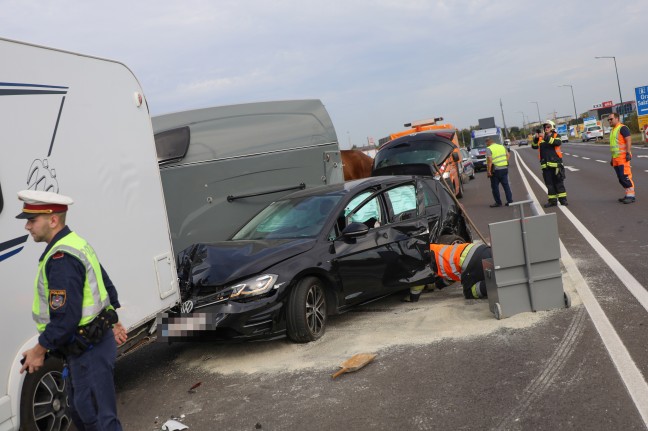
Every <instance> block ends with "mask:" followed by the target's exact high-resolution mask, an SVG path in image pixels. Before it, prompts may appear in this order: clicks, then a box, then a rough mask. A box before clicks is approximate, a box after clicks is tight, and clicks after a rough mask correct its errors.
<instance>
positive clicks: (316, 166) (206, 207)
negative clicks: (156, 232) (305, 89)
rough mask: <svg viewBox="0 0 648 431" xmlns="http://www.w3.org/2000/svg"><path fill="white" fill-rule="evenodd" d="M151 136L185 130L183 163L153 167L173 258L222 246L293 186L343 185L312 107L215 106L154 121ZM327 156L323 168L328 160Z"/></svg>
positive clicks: (295, 103) (321, 116)
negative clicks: (198, 247) (202, 246)
mask: <svg viewBox="0 0 648 431" xmlns="http://www.w3.org/2000/svg"><path fill="white" fill-rule="evenodd" d="M152 122H153V128H154V131H155V133H159V132H163V131H166V130H171V129H174V128H179V127H184V126H188V127H189V129H190V135H191V136H190V144H189V148H188V150H187V154H186V156H185V157H184V158H183V159H182V160H179V161H176V162H171V163H167V164H164V165H163V166H161V167H160V171H161V176H162V186H163V189H164V197H165V201H166V206H167V212H168V215H169V225H170V229H171V238H172V241H173V248H174V252H175V253H178V252H180V251H181V250H183V249H185V248H186V247H188V246H190V245H192V244H195V243H199V242H213V241H221V240H225V239H228V238H229V237H230V236H231V235H232V234H234V233H235V231H236V230H237V229H238V228H239V227H240V226H242V224H243V223H245V222H246V221H247V220H249V219H250V218H251V217H252V216H253V215H254V214H256V213H257V212H258V211H260V210H261V209H263V208H264V207H265V206H266V205H267V204H268V203H270V202H272V201H274V200H278V199H280V198H281V197H282V196H285V195H286V194H288V193H291V191H290V190H288V191H283V192H278V193H269V194H264V195H261V196H254V197H248V198H243V199H238V200H234V201H231V202H229V201H228V200H227V197H228V196H230V195H234V196H240V195H249V194H256V193H265V192H270V191H276V190H279V189H285V188H290V187H297V186H299V185H300V184H301V183H303V184H304V185H305V186H306V187H307V188H309V187H314V186H319V185H323V184H334V183H338V182H343V180H344V178H343V173H342V164H341V162H340V152H339V146H338V143H337V136H336V134H335V129H334V128H333V123H332V121H331V118H330V117H329V115H328V113H327V112H326V109H325V108H324V105H323V104H322V102H321V101H319V100H290V101H276V102H260V103H248V104H241V105H231V106H221V107H214V108H206V109H197V110H193V111H185V112H178V113H174V114H167V115H161V116H158V117H154V118H153V119H152ZM327 155H328V161H327Z"/></svg>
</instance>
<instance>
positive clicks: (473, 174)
mask: <svg viewBox="0 0 648 431" xmlns="http://www.w3.org/2000/svg"><path fill="white" fill-rule="evenodd" d="M468 178H469V179H471V180H474V179H475V170H474V169H473V173H472V174H471V175H470V176H469V177H468Z"/></svg>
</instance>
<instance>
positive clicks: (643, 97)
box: [635, 85, 648, 116]
mask: <svg viewBox="0 0 648 431" xmlns="http://www.w3.org/2000/svg"><path fill="white" fill-rule="evenodd" d="M635 94H636V96H637V115H638V116H641V115H648V85H645V86H643V87H637V88H635Z"/></svg>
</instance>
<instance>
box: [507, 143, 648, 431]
mask: <svg viewBox="0 0 648 431" xmlns="http://www.w3.org/2000/svg"><path fill="white" fill-rule="evenodd" d="M516 159H517V161H518V163H517V167H518V171H519V172H520V175H521V176H522V181H523V182H524V185H525V186H526V189H527V191H528V192H529V196H530V197H531V199H533V201H534V205H535V207H536V210H537V211H538V214H544V210H543V209H542V207H541V206H540V204H539V202H538V200H537V198H536V196H535V194H534V193H533V190H532V189H531V187H530V186H529V183H528V181H527V179H526V176H525V175H524V173H523V172H522V168H521V166H524V169H525V170H526V171H527V172H528V173H529V175H530V176H531V178H533V179H534V180H535V181H536V183H538V184H539V185H540V186H541V187H542V188H543V189H544V190H546V187H545V186H544V184H543V183H542V182H541V181H540V180H539V179H538V177H536V176H535V174H533V172H531V170H530V169H529V167H528V166H527V165H526V163H524V161H523V160H522V157H520V156H519V155H518V154H516ZM558 208H560V210H561V211H562V212H563V213H564V214H565V216H567V218H568V219H569V221H571V222H572V224H574V226H575V227H576V229H578V231H579V232H580V233H581V235H583V237H584V238H585V240H586V241H587V242H589V244H590V245H591V246H592V248H593V249H594V250H595V251H596V252H597V253H598V254H599V256H601V258H602V259H603V261H604V262H606V263H607V265H608V266H609V267H610V269H612V271H613V272H614V273H615V274H616V275H617V277H619V279H620V280H621V281H622V282H623V283H624V284H625V286H626V288H627V289H628V290H629V291H630V293H632V294H633V295H634V297H635V298H637V300H638V301H639V303H640V304H641V305H642V306H643V307H644V308H645V309H646V310H648V292H647V291H646V290H645V289H644V288H643V287H642V286H641V285H640V284H639V282H638V281H637V280H636V279H635V278H634V277H633V276H632V275H631V274H630V273H629V272H628V271H627V270H626V269H625V268H624V267H623V266H622V265H621V264H620V263H619V261H618V260H616V259H615V258H614V256H612V254H610V252H608V251H607V249H605V248H604V247H603V244H601V243H600V242H599V241H598V240H597V239H596V238H595V237H594V236H593V235H592V234H591V233H590V232H589V230H587V228H586V227H585V226H583V224H582V223H581V222H580V221H579V220H578V219H577V218H576V217H575V216H574V215H573V214H572V212H571V211H569V209H567V208H566V207H563V206H559V207H558ZM560 253H561V260H562V262H563V265H565V269H566V270H567V272H568V274H569V276H570V278H571V279H572V280H573V281H574V283H575V287H576V290H577V292H578V295H579V296H580V297H581V299H582V300H583V305H585V308H586V309H587V312H588V313H589V315H590V317H591V319H592V322H593V323H594V326H595V327H596V330H597V331H598V333H599V335H600V337H601V340H602V341H603V344H604V345H605V348H606V349H607V351H608V353H609V355H610V358H611V359H612V362H613V363H614V366H615V367H616V369H617V371H618V372H619V375H620V376H621V380H623V383H624V384H625V386H626V388H627V389H628V392H629V394H630V397H631V398H632V401H633V402H634V404H635V406H636V408H637V411H638V412H639V414H640V415H641V418H642V419H643V421H644V425H645V426H646V427H648V383H646V380H645V378H644V377H643V375H642V374H641V371H639V369H638V368H637V364H636V363H635V362H634V360H633V359H632V357H631V356H630V353H629V352H628V349H626V347H625V345H624V344H623V341H621V338H620V337H619V334H617V332H616V330H615V329H614V326H612V323H611V322H610V320H609V319H608V318H607V316H606V315H605V312H604V311H603V309H602V308H601V306H600V304H599V303H598V302H597V301H596V297H595V296H594V294H593V293H592V290H591V289H590V287H589V286H588V285H587V282H586V281H585V279H584V278H583V276H582V274H581V273H580V271H579V270H578V267H577V266H576V264H575V263H574V260H573V259H572V257H571V255H570V254H569V252H568V251H567V248H565V246H564V244H563V242H562V241H560Z"/></svg>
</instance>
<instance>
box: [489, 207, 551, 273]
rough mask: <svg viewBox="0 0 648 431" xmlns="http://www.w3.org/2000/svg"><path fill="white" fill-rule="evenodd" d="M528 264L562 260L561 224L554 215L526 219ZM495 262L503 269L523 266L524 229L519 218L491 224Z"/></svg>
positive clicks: (524, 221) (524, 220)
mask: <svg viewBox="0 0 648 431" xmlns="http://www.w3.org/2000/svg"><path fill="white" fill-rule="evenodd" d="M522 223H524V227H525V230H526V241H527V244H528V245H529V247H528V253H529V256H528V258H529V261H530V262H531V263H534V262H543V261H547V260H552V259H560V244H559V242H558V222H557V219H556V215H555V214H546V215H539V216H532V217H527V218H525V219H523V222H522ZM489 229H490V232H491V239H492V247H493V259H494V261H495V263H496V264H497V265H499V266H500V267H501V268H505V267H507V266H516V265H524V264H525V260H524V248H523V244H522V226H521V223H520V220H519V219H516V220H507V221H503V222H498V223H491V224H490V225H489Z"/></svg>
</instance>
